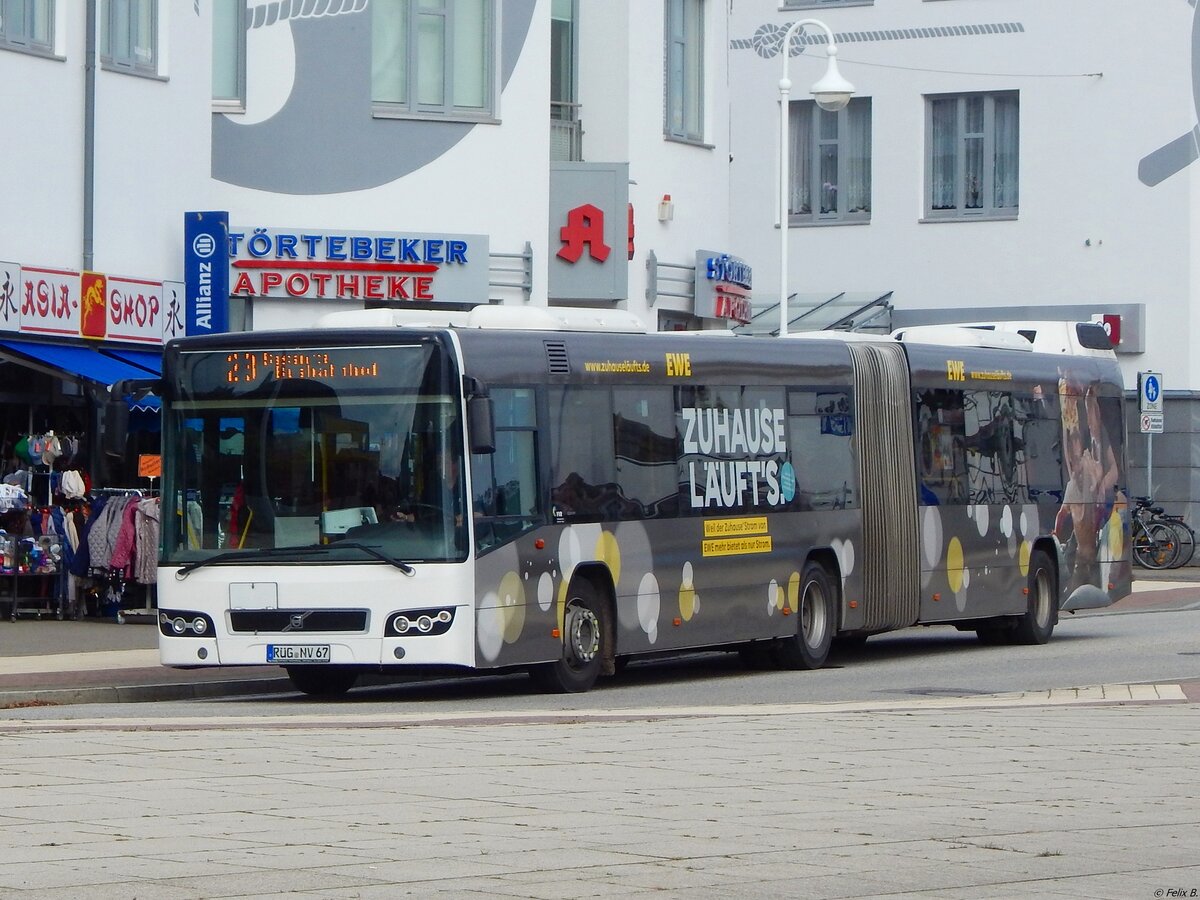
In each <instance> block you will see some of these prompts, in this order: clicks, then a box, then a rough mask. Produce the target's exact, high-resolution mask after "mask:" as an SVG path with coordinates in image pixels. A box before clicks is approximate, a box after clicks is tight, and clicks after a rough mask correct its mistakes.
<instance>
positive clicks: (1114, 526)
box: [1108, 509, 1125, 559]
mask: <svg viewBox="0 0 1200 900" xmlns="http://www.w3.org/2000/svg"><path fill="white" fill-rule="evenodd" d="M1108 552H1109V557H1108V558H1109V559H1120V558H1121V555H1122V554H1123V553H1124V552H1125V529H1124V528H1122V527H1121V517H1120V515H1118V514H1117V511H1116V510H1115V509H1114V510H1113V511H1112V515H1110V516H1109V517H1108Z"/></svg>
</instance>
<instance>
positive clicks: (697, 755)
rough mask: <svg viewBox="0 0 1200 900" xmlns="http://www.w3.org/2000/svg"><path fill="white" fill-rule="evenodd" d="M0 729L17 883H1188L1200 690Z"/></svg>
mask: <svg viewBox="0 0 1200 900" xmlns="http://www.w3.org/2000/svg"><path fill="white" fill-rule="evenodd" d="M142 708H145V707H139V709H142ZM0 746H2V747H3V748H4V752H5V759H6V763H5V765H4V766H3V768H2V769H0V785H2V787H3V794H2V795H3V797H4V798H5V803H4V807H3V810H2V811H0V896H3V897H5V898H8V897H16V898H22V897H36V898H59V897H61V898H67V897H70V898H77V897H80V896H86V897H88V898H89V900H103V898H130V897H138V898H141V900H147V898H216V897H222V898H224V897H247V898H248V897H256V898H261V897H270V896H283V895H288V896H297V895H299V896H307V897H331V898H351V897H362V898H375V897H379V898H383V897H395V896H418V897H421V896H436V895H446V896H479V897H537V898H543V897H544V898H573V897H609V896H623V897H628V896H651V895H653V896H655V897H688V898H692V897H714V898H716V897H721V898H725V897H819V898H843V897H845V898H849V897H937V898H963V897H985V898H991V897H1071V898H1079V897H1089V898H1113V900H1128V898H1139V897H1146V898H1154V897H1162V896H1169V895H1168V894H1165V893H1163V894H1160V893H1156V892H1158V891H1164V892H1166V891H1170V890H1184V891H1185V892H1190V891H1191V890H1192V889H1198V890H1200V854H1198V853H1197V849H1198V848H1200V769H1198V768H1197V766H1196V765H1195V760H1196V759H1197V758H1198V757H1200V706H1197V705H1194V704H1192V703H1189V702H1188V701H1187V700H1186V699H1185V698H1184V696H1183V694H1182V692H1180V690H1179V688H1178V686H1173V685H1163V686H1157V687H1156V686H1143V687H1142V688H1138V689H1132V688H1123V687H1119V686H1113V687H1110V688H1098V689H1096V690H1095V691H1094V692H1092V694H1091V695H1088V692H1084V695H1082V696H1081V695H1080V694H1079V692H1051V694H1047V695H1045V696H1042V697H1032V696H1027V695H1012V696H1008V697H994V698H987V697H982V698H981V697H973V698H969V699H950V698H942V699H938V700H917V701H911V702H907V703H904V704H896V705H894V706H893V707H891V708H877V707H876V708H872V707H870V706H868V705H866V704H860V705H857V706H854V707H852V708H851V707H849V706H846V707H843V706H838V705H831V704H812V705H796V706H774V707H770V708H768V709H757V708H755V707H739V708H734V709H724V710H717V711H714V710H670V711H666V710H664V711H656V710H620V711H617V710H612V711H596V712H593V713H591V714H587V715H580V716H573V717H571V718H570V719H569V720H568V719H567V717H564V716H558V717H542V718H539V717H538V716H536V715H517V716H511V717H505V716H504V715H498V714H494V713H493V714H480V715H478V716H475V717H473V718H466V717H463V716H455V717H454V718H450V719H439V718H437V717H430V716H422V715H420V714H408V715H400V716H397V715H387V714H374V715H345V716H341V715H339V716H330V717H324V718H320V719H317V718H313V719H309V720H306V719H304V718H300V719H297V718H295V717H292V716H287V717H285V716H280V717H268V718H262V719H258V720H256V721H255V722H254V724H253V725H249V726H248V725H247V723H246V722H245V721H244V720H241V721H237V722H234V721H228V720H199V721H197V720H186V721H181V720H177V719H174V720H172V719H162V720H156V719H154V718H149V717H140V718H132V717H131V718H130V719H128V720H113V719H104V720H93V721H79V720H72V721H70V722H62V723H54V722H40V721H39V722H26V723H21V722H12V723H5V724H3V725H2V726H0ZM1188 895H1189V894H1188V893H1185V894H1182V895H1180V894H1176V895H1175V896H1188Z"/></svg>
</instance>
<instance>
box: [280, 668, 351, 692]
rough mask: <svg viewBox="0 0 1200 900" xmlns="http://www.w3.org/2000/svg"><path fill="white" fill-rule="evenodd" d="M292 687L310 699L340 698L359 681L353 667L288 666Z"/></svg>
mask: <svg viewBox="0 0 1200 900" xmlns="http://www.w3.org/2000/svg"><path fill="white" fill-rule="evenodd" d="M287 674H288V678H289V679H291V682H292V687H294V688H295V689H296V690H298V691H299V692H300V693H302V694H307V695H308V696H310V697H340V696H342V694H344V693H346V691H348V690H350V688H352V687H354V683H355V682H356V681H358V672H357V671H355V669H354V668H353V667H352V666H288V667H287Z"/></svg>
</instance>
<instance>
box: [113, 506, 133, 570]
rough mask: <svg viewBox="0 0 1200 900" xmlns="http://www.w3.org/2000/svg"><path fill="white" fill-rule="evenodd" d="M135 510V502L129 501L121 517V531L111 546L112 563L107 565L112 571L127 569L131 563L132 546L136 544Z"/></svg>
mask: <svg viewBox="0 0 1200 900" xmlns="http://www.w3.org/2000/svg"><path fill="white" fill-rule="evenodd" d="M137 508H138V503H137V500H130V501H129V505H128V506H126V507H125V512H124V513H123V514H122V516H121V530H120V531H118V532H117V540H116V543H114V544H113V552H112V561H111V562H110V563H109V565H111V566H112V567H113V568H114V569H128V568H129V567H130V565H131V564H132V563H133V553H134V546H135V545H136V543H137V528H136V526H135V525H134V516H135V515H136V514H137ZM126 574H128V573H126Z"/></svg>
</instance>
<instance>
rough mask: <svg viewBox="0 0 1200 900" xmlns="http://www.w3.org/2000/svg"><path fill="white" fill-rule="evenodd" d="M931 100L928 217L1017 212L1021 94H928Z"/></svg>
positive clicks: (993, 215)
mask: <svg viewBox="0 0 1200 900" xmlns="http://www.w3.org/2000/svg"><path fill="white" fill-rule="evenodd" d="M927 104H928V106H927V109H928V115H927V126H926V148H927V149H926V160H925V164H926V170H927V172H928V188H927V191H926V211H925V214H926V216H928V217H929V218H933V219H965V218H980V217H991V218H1014V217H1016V215H1017V210H1018V208H1019V202H1018V201H1019V193H1020V191H1019V189H1020V170H1019V153H1018V150H1019V147H1020V140H1019V138H1020V132H1019V119H1020V116H1019V112H1020V104H1019V101H1018V95H1017V93H1016V92H1015V91H1013V92H1007V93H1000V94H960V95H957V96H952V97H930V98H928V100H927Z"/></svg>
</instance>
